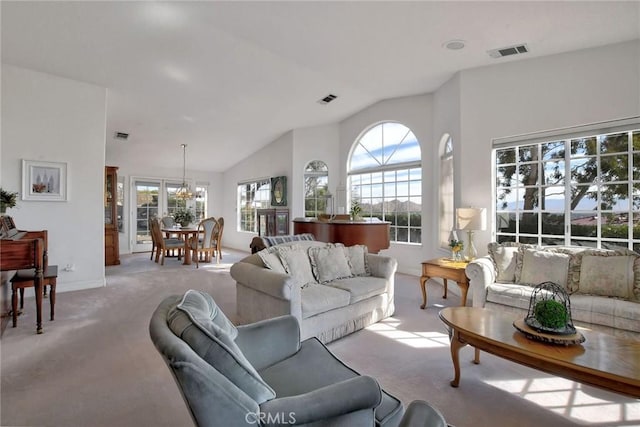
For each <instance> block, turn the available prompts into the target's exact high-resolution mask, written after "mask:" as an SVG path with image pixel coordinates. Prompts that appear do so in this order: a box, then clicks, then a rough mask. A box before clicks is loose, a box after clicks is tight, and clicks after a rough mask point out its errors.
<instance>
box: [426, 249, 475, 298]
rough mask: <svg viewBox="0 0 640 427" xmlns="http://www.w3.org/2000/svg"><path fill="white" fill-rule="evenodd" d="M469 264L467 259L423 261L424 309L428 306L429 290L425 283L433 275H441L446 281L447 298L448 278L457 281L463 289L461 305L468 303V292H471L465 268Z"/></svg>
mask: <svg viewBox="0 0 640 427" xmlns="http://www.w3.org/2000/svg"><path fill="white" fill-rule="evenodd" d="M467 264H469V263H468V262H466V261H452V260H450V259H448V258H436V259H430V260H428V261H424V262H423V263H422V276H420V287H421V289H422V305H421V306H420V308H422V309H424V308H425V307H426V306H427V290H426V288H425V285H426V283H427V280H429V279H430V278H432V277H440V278H441V279H443V281H444V295H443V296H442V298H447V279H451V280H453V281H455V282H456V283H457V284H458V286H460V290H461V291H462V296H461V301H460V302H461V304H460V305H461V306H463V307H464V306H465V305H467V292H469V281H468V279H467V275H466V274H465V272H464V269H465V268H466V267H467Z"/></svg>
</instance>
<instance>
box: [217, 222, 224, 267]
mask: <svg viewBox="0 0 640 427" xmlns="http://www.w3.org/2000/svg"><path fill="white" fill-rule="evenodd" d="M223 230H224V218H223V217H220V218H218V235H217V238H216V249H217V251H218V254H217V257H218V262H220V260H221V259H222V231H223Z"/></svg>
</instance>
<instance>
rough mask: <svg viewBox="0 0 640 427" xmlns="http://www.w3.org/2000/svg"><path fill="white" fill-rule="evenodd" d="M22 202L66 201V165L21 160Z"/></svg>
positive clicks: (62, 163)
mask: <svg viewBox="0 0 640 427" xmlns="http://www.w3.org/2000/svg"><path fill="white" fill-rule="evenodd" d="M22 200H36V201H46V202H65V201H67V164H66V163H64V162H41V161H36V160H24V159H23V160H22Z"/></svg>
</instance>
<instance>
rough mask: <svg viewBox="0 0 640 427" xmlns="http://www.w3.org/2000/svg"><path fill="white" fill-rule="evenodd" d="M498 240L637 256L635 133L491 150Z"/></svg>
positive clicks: (638, 157)
mask: <svg viewBox="0 0 640 427" xmlns="http://www.w3.org/2000/svg"><path fill="white" fill-rule="evenodd" d="M494 155H495V174H496V180H495V193H494V194H495V206H496V217H495V220H496V239H497V241H499V242H503V241H519V242H524V243H534V244H542V245H578V246H591V247H598V248H620V247H623V248H628V249H633V250H635V251H636V252H640V130H633V129H632V130H626V129H625V130H622V131H612V132H607V133H602V134H596V135H593V134H591V135H590V134H584V135H574V136H571V137H567V138H558V139H549V140H546V141H540V142H535V143H528V142H526V141H524V142H523V143H522V144H519V145H515V146H510V147H504V148H497V149H496V150H495V151H494Z"/></svg>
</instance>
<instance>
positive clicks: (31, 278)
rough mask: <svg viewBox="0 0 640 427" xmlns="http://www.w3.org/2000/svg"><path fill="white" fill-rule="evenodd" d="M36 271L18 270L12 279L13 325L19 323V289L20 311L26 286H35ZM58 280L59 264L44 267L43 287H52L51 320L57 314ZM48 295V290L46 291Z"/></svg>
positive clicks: (50, 295)
mask: <svg viewBox="0 0 640 427" xmlns="http://www.w3.org/2000/svg"><path fill="white" fill-rule="evenodd" d="M35 280H36V278H35V271H34V270H18V271H17V272H16V274H15V275H14V276H13V278H12V279H11V306H12V307H11V312H12V320H13V327H14V328H15V327H16V325H17V324H18V313H19V312H18V295H17V291H18V290H20V312H22V309H23V308H24V290H25V288H35ZM57 280H58V266H57V265H48V266H45V268H44V273H43V275H42V286H43V289H45V290H46V289H47V286H49V287H50V291H49V303H50V305H51V320H53V318H54V316H55V306H56V282H57ZM44 296H46V291H45V292H44Z"/></svg>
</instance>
